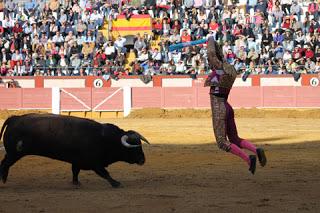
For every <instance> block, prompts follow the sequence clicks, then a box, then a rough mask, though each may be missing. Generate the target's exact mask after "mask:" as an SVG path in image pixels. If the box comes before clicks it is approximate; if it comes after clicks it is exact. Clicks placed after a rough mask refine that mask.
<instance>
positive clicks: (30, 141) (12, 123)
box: [0, 114, 148, 187]
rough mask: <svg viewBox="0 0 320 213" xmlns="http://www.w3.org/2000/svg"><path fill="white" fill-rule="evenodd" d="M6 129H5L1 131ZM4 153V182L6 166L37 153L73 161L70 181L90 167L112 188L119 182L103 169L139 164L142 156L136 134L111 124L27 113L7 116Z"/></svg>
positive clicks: (0, 175)
mask: <svg viewBox="0 0 320 213" xmlns="http://www.w3.org/2000/svg"><path fill="white" fill-rule="evenodd" d="M4 130H5V131H4ZM3 132H4V136H3V143H4V147H5V150H6V155H5V157H4V159H3V160H2V162H1V165H0V179H2V181H3V183H5V182H6V180H7V176H8V173H9V168H10V167H11V166H12V165H13V164H14V163H15V162H17V161H18V160H19V159H21V158H22V157H24V156H26V155H39V156H44V157H49V158H53V159H56V160H61V161H65V162H69V163H71V164H72V173H73V184H75V185H78V184H79V181H78V175H79V172H80V170H81V169H82V170H93V171H95V172H96V174H98V175H99V176H101V177H102V178H104V179H106V180H108V181H109V183H110V184H111V185H112V186H113V187H119V186H120V183H119V182H118V181H116V180H114V179H113V178H112V177H111V176H110V175H109V173H108V171H107V170H106V169H105V167H107V166H108V165H110V164H112V163H115V162H118V161H124V162H127V163H130V164H134V163H136V164H139V165H142V164H144V162H145V156H144V153H143V150H142V146H141V140H143V141H145V142H147V143H148V141H147V140H146V139H145V138H144V137H143V136H142V135H140V134H139V133H137V132H135V131H132V130H129V131H124V130H122V129H120V128H119V127H117V126H115V125H113V124H101V123H98V122H95V121H93V120H89V119H83V118H77V117H71V116H61V115H52V114H26V115H22V116H12V117H10V118H8V119H7V120H6V121H5V122H4V124H3V126H2V129H1V133H0V139H1V137H2V134H3Z"/></svg>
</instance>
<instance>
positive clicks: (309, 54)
mask: <svg viewBox="0 0 320 213" xmlns="http://www.w3.org/2000/svg"><path fill="white" fill-rule="evenodd" d="M305 56H306V58H310V59H313V57H314V52H313V50H312V49H311V47H310V46H309V45H308V46H307V49H306V51H305Z"/></svg>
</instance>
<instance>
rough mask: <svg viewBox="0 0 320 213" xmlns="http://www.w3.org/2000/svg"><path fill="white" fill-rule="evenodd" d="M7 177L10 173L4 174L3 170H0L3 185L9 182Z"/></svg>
mask: <svg viewBox="0 0 320 213" xmlns="http://www.w3.org/2000/svg"><path fill="white" fill-rule="evenodd" d="M7 177H8V173H4V172H3V171H2V169H0V180H1V181H2V183H4V184H5V183H6V182H7Z"/></svg>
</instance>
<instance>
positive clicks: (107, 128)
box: [101, 123, 124, 137]
mask: <svg viewBox="0 0 320 213" xmlns="http://www.w3.org/2000/svg"><path fill="white" fill-rule="evenodd" d="M123 132H124V130H123V129H120V128H119V127H118V126H116V125H114V124H109V123H105V124H102V128H101V135H102V136H103V137H106V136H110V135H120V134H121V135H122V134H123Z"/></svg>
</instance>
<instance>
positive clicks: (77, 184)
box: [72, 181, 81, 188]
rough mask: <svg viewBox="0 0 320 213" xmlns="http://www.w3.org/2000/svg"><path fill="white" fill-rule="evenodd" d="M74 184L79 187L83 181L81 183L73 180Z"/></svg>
mask: <svg viewBox="0 0 320 213" xmlns="http://www.w3.org/2000/svg"><path fill="white" fill-rule="evenodd" d="M72 185H74V186H75V187H77V188H79V187H80V186H81V183H80V181H72Z"/></svg>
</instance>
